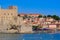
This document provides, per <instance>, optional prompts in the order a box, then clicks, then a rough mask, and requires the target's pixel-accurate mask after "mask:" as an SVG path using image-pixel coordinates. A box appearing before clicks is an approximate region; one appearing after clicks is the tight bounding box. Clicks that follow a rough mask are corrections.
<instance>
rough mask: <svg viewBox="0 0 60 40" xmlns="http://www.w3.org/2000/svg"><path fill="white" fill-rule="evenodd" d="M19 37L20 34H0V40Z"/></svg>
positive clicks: (14, 39)
mask: <svg viewBox="0 0 60 40" xmlns="http://www.w3.org/2000/svg"><path fill="white" fill-rule="evenodd" d="M21 37H22V34H20V35H19V34H0V40H18V39H21Z"/></svg>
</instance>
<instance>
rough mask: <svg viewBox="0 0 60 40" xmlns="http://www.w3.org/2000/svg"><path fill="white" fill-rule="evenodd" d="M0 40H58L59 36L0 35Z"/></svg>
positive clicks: (43, 34)
mask: <svg viewBox="0 0 60 40" xmlns="http://www.w3.org/2000/svg"><path fill="white" fill-rule="evenodd" d="M0 40H60V34H59V33H57V34H48V33H41V34H0Z"/></svg>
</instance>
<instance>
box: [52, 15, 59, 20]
mask: <svg viewBox="0 0 60 40" xmlns="http://www.w3.org/2000/svg"><path fill="white" fill-rule="evenodd" d="M52 18H54V19H55V20H60V17H59V16H56V15H53V16H52Z"/></svg>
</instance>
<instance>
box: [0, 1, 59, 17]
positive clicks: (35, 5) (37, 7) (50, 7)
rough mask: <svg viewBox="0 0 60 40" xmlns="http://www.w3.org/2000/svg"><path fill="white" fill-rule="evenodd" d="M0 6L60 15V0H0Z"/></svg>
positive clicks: (28, 11) (27, 11)
mask: <svg viewBox="0 0 60 40" xmlns="http://www.w3.org/2000/svg"><path fill="white" fill-rule="evenodd" d="M0 6H1V7H2V8H8V7H9V6H17V7H18V13H26V14H28V13H29V14H30V13H33V14H34V13H35V14H36V13H37V14H43V15H58V16H60V0H0Z"/></svg>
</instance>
